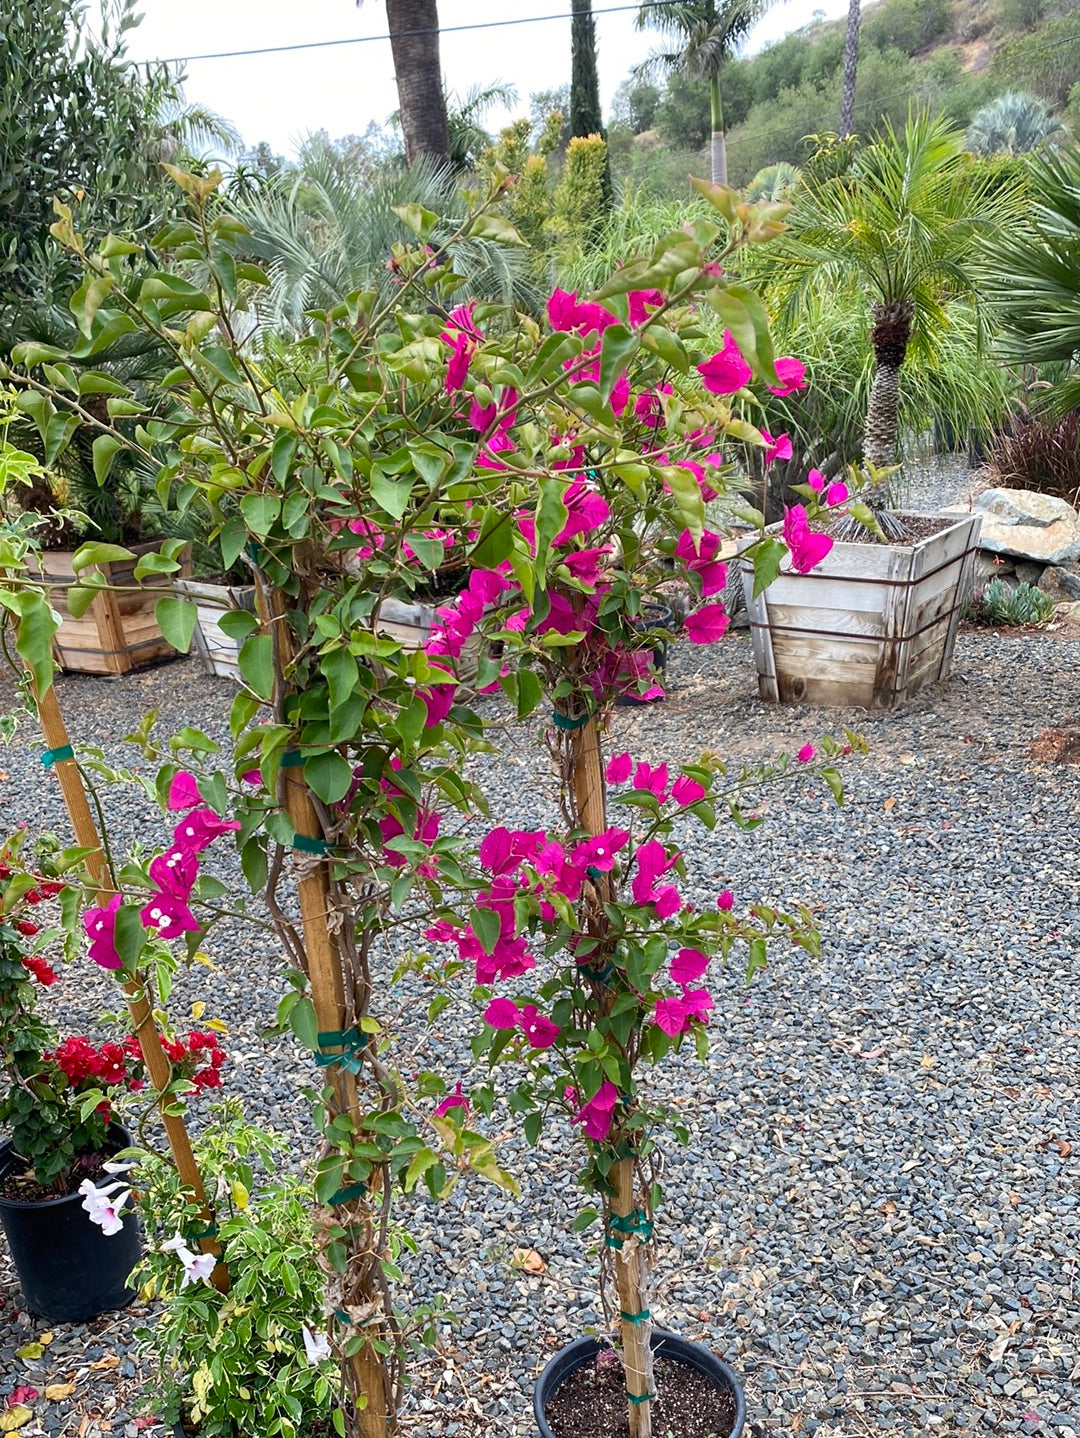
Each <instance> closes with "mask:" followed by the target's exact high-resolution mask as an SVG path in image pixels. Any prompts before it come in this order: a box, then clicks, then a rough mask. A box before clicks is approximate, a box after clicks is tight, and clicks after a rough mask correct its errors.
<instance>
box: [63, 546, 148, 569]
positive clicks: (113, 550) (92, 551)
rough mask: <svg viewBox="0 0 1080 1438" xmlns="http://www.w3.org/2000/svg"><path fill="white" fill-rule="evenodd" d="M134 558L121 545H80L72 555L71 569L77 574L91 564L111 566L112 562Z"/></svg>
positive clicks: (128, 550)
mask: <svg viewBox="0 0 1080 1438" xmlns="http://www.w3.org/2000/svg"><path fill="white" fill-rule="evenodd" d="M134 558H135V555H134V554H133V553H132V551H131V550H130V549H125V548H124V547H123V545H121V544H105V543H100V544H96V543H91V544H80V545H79V547H78V549H77V550H76V551H75V553H74V554H73V555H72V558H71V567H72V569H73V570H74V571H75V573H76V574H78V573H79V571H80V570H82V569H88V568H89V567H90V565H92V564H112V563H113V562H114V561H118V560H125V559H134Z"/></svg>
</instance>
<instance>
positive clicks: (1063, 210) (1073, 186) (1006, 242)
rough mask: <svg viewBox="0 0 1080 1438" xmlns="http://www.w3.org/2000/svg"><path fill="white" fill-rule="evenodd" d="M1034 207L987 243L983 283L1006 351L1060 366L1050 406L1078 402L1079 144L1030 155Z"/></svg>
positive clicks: (1017, 360) (1021, 361) (1065, 407)
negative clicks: (1061, 371)
mask: <svg viewBox="0 0 1080 1438" xmlns="http://www.w3.org/2000/svg"><path fill="white" fill-rule="evenodd" d="M1028 194H1029V196H1030V197H1031V200H1030V203H1029V213H1028V214H1027V215H1026V216H1025V218H1024V220H1023V222H1022V223H1021V224H1019V225H1014V226H1012V227H1010V229H1009V230H1008V231H1007V232H1004V233H1001V234H999V235H997V236H996V237H992V238H991V239H989V240H988V241H987V242H986V244H985V246H984V254H983V265H982V271H981V276H980V278H981V281H982V285H983V288H984V290H985V293H986V295H987V297H988V299H989V301H990V304H991V306H992V308H993V310H994V312H995V314H996V317H997V320H998V323H999V325H1000V337H999V341H998V345H999V351H1000V354H1001V357H1002V358H1003V359H1004V360H1005V361H1006V362H1007V363H1014V364H1018V365H1039V366H1040V367H1047V366H1062V367H1063V368H1064V371H1065V374H1064V377H1063V378H1062V379H1061V381H1060V382H1059V383H1058V384H1057V385H1055V386H1054V388H1053V389H1052V390H1051V391H1050V393H1049V399H1048V408H1049V409H1050V410H1051V411H1053V412H1056V413H1059V414H1062V413H1066V412H1067V411H1069V410H1070V409H1074V408H1076V407H1077V406H1078V405H1080V373H1078V372H1077V362H1078V360H1080V149H1077V148H1075V147H1074V148H1071V149H1068V150H1060V151H1054V150H1049V151H1045V152H1043V153H1040V154H1036V155H1033V156H1032V157H1031V159H1030V160H1029V161H1028Z"/></svg>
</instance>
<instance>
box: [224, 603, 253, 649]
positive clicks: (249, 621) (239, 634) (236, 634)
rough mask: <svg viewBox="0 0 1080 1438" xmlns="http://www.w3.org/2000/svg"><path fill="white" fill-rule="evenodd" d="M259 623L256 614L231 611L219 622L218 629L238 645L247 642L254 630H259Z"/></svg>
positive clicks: (242, 610)
mask: <svg viewBox="0 0 1080 1438" xmlns="http://www.w3.org/2000/svg"><path fill="white" fill-rule="evenodd" d="M258 627H259V621H258V620H257V619H256V618H255V616H254V614H249V613H248V611H247V610H246V609H229V610H226V612H225V613H224V614H223V615H222V616H221V617H220V619H219V620H218V628H219V629H221V630H222V631H223V633H225V634H227V635H228V636H229V638H230V639H234V640H236V641H237V643H240V642H242V641H243V640H245V639H246V638H247V637H248V635H249V634H251V633H252V631H253V630H256V629H258Z"/></svg>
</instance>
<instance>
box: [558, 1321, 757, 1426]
mask: <svg viewBox="0 0 1080 1438" xmlns="http://www.w3.org/2000/svg"><path fill="white" fill-rule="evenodd" d="M604 1347H605V1345H604V1344H603V1343H599V1342H598V1341H597V1340H596V1339H595V1338H578V1339H576V1340H575V1341H574V1342H573V1343H571V1344H569V1345H568V1346H567V1347H566V1348H561V1349H560V1350H559V1352H558V1353H556V1355H555V1357H554V1358H552V1360H551V1362H550V1363H548V1365H547V1367H546V1368H545V1369H544V1371H543V1373H541V1375H540V1377H539V1378H538V1379H537V1380H536V1387H535V1388H534V1389H533V1414H534V1416H535V1418H536V1426H537V1428H539V1430H540V1438H555V1435H554V1434H553V1433H552V1431H551V1429H550V1427H549V1426H548V1421H547V1419H546V1418H545V1417H544V1413H545V1411H546V1409H547V1405H548V1403H549V1402H550V1400H551V1398H552V1397H553V1395H554V1393H555V1391H556V1389H557V1388H559V1387H560V1386H561V1385H562V1384H563V1383H565V1382H566V1380H567V1378H569V1376H570V1374H571V1373H576V1372H577V1370H578V1369H579V1368H584V1367H585V1365H586V1364H587V1363H592V1362H593V1361H594V1360H595V1358H596V1356H597V1354H598V1353H600V1352H601V1351H602V1349H603V1348H604ZM652 1351H653V1355H654V1357H656V1358H667V1359H670V1360H671V1362H673V1363H683V1364H685V1365H686V1367H687V1368H694V1369H696V1370H697V1372H698V1373H704V1374H705V1376H706V1377H708V1378H711V1379H712V1381H713V1382H714V1383H715V1384H716V1386H717V1388H721V1389H726V1390H727V1391H728V1392H729V1393H730V1394H731V1395H732V1397H733V1398H734V1400H735V1426H734V1427H733V1428H732V1430H731V1438H741V1435H742V1431H743V1428H744V1426H745V1424H746V1399H745V1398H744V1397H743V1391H742V1384H741V1383H740V1382H739V1380H738V1378H737V1377H736V1375H735V1372H734V1370H733V1369H731V1368H729V1367H728V1365H727V1364H726V1363H725V1362H724V1360H723V1359H722V1358H717V1356H716V1354H715V1353H713V1352H712V1351H711V1349H708V1348H706V1347H704V1345H703V1344H700V1343H690V1342H688V1341H687V1339H685V1338H680V1337H679V1335H678V1334H677V1333H668V1332H667V1331H666V1329H663V1328H654V1329H653V1333H652Z"/></svg>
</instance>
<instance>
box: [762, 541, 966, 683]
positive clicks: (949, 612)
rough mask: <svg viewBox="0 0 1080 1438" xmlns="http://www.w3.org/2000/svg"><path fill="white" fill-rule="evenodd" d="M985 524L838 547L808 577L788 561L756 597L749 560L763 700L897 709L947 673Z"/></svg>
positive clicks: (950, 664)
mask: <svg viewBox="0 0 1080 1438" xmlns="http://www.w3.org/2000/svg"><path fill="white" fill-rule="evenodd" d="M917 517H918V518H920V519H929V518H935V517H936V516H932V515H919V516H917ZM979 522H980V521H979V516H978V515H970V516H965V517H964V518H963V519H961V520H958V521H956V522H955V523H952V524H949V525H948V526H947V527H945V528H943V529H940V530H939V531H938V532H937V533H936V534H932V535H929V536H928V537H927V538H925V539H920V540H919V541H917V542H916V543H914V544H911V545H896V544H874V543H868V544H844V543H838V544H834V545H833V547H832V549H831V550H830V551H829V553H828V554H827V555H826V557H825V559H824V561H823V562H822V563H821V564H819V565H818V566H817V568H816V569H814V570H813V571H812V572H811V573H810V574H796V573H794V572H792V571H791V570H790V569H789V568H787V567H786V566H785V569H784V570H783V572H782V573H781V574H780V576H779V578H778V579H776V580H774V581H773V583H772V584H770V585H769V587H768V589H766V590H765V592H764V593H763V594H760V595H758V597H757V598H756V599H754V598H753V568H752V565H751V564H750V563H749V561H747V560H743V561H742V564H741V567H742V576H743V585H744V588H745V593H746V607H747V611H748V613H749V618H750V634H751V639H752V642H753V648H754V662H755V664H756V666H757V672H758V692H759V694H760V696H761V698H762V699H767V700H770V701H772V702H773V703H781V704H825V705H845V706H852V707H861V708H864V709H892V708H894V707H895V706H896V705H898V704H901V703H903V701H904V700H905V699H907V698H909V697H910V696H911V695H912V694H915V693H917V691H918V690H920V689H922V688H923V687H924V686H925V685H927V684H933V683H935V682H936V681H937V680H939V679H944V678H946V677H947V675H948V674H949V671H950V668H951V666H952V655H953V648H954V646H955V643H956V630H957V626H958V624H959V621H960V613H961V610H962V609H963V606H964V604H965V603H966V602H967V599H968V596H969V593H970V589H971V582H972V573H973V566H974V562H975V549H976V545H977V543H978V538H979Z"/></svg>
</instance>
